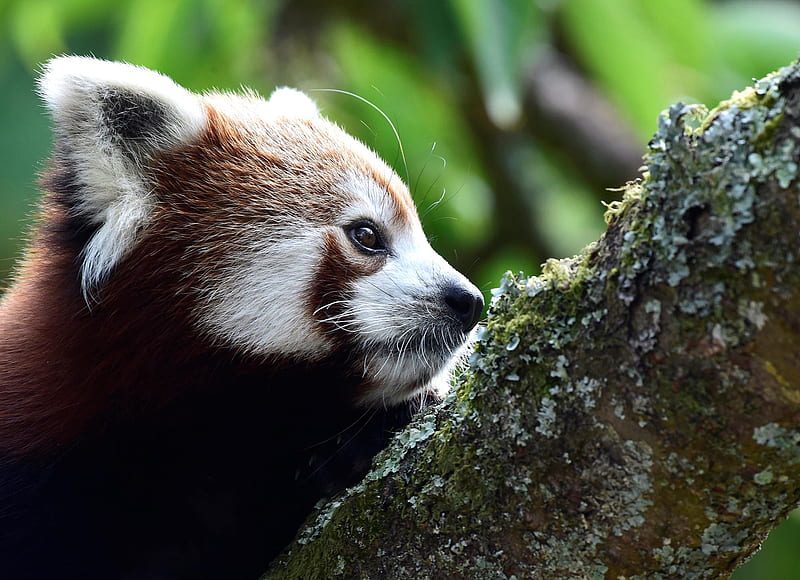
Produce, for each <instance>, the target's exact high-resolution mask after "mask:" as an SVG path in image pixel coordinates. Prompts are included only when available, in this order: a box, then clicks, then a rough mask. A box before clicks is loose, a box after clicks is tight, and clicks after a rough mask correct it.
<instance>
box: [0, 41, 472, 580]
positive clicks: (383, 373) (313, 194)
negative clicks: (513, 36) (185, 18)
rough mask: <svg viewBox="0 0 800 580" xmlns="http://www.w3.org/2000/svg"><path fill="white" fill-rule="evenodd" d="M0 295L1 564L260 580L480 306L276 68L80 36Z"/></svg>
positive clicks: (60, 80)
mask: <svg viewBox="0 0 800 580" xmlns="http://www.w3.org/2000/svg"><path fill="white" fill-rule="evenodd" d="M39 87H40V92H41V95H42V96H43V99H44V101H45V103H46V105H47V107H48V109H49V111H50V113H51V114H52V118H53V121H54V133H55V150H54V153H53V158H52V161H51V164H50V168H49V169H48V171H47V172H46V174H45V177H44V178H43V189H44V191H45V194H44V197H43V199H42V201H41V204H40V212H39V218H38V221H37V223H36V226H35V229H34V232H33V235H32V241H31V244H30V247H29V248H28V250H27V252H26V254H25V256H24V259H23V260H22V261H21V265H20V266H19V268H18V272H17V273H16V276H15V280H14V282H13V284H12V286H11V287H10V289H9V290H8V291H7V292H6V294H5V296H4V297H3V298H2V303H0V576H2V577H3V578H5V579H17V578H61V579H66V578H76V579H77V578H80V579H82V580H86V579H92V578H104V579H111V578H148V579H155V578H248V577H249V578H255V577H257V576H258V574H259V573H261V572H263V571H264V570H265V569H266V567H267V565H268V563H269V561H270V560H271V559H272V558H273V557H274V556H275V555H276V554H277V553H278V552H279V551H280V550H281V549H282V548H283V547H284V546H285V545H286V544H287V543H288V542H289V541H290V540H291V539H292V537H293V535H294V533H295V531H296V530H297V528H298V526H299V525H300V524H301V523H302V520H303V519H304V517H305V516H306V515H307V514H308V513H309V511H310V510H311V509H312V507H313V505H314V504H315V502H317V501H318V500H319V499H320V498H321V497H323V496H325V495H329V494H331V493H335V492H336V491H338V490H340V489H342V488H343V487H344V486H346V485H350V484H353V483H355V481H357V479H358V478H359V477H360V476H362V475H363V474H364V473H365V470H366V468H367V467H368V465H369V462H370V460H371V458H372V456H373V455H374V454H375V453H376V452H377V451H378V450H379V449H380V448H381V447H382V446H383V445H385V443H386V441H387V438H388V436H389V435H390V434H391V433H392V432H393V431H396V430H398V429H399V428H401V427H402V426H404V425H405V424H406V423H407V422H408V421H409V419H410V416H411V411H412V410H413V407H414V405H418V404H419V402H418V401H419V400H420V399H421V398H425V397H426V396H434V397H435V396H436V394H437V393H440V392H441V385H443V384H446V382H447V376H448V373H449V372H450V368H451V366H452V363H453V361H454V360H455V359H456V358H457V357H458V355H459V353H460V352H462V351H463V349H464V348H465V344H467V343H468V342H469V338H470V335H471V333H472V331H473V329H474V327H475V325H476V323H477V321H478V319H479V317H480V314H481V311H482V308H483V300H482V298H481V294H480V293H479V291H478V290H477V289H476V288H475V287H474V286H473V285H472V284H471V283H470V282H469V281H468V280H467V279H466V278H465V277H464V276H462V275H461V274H459V273H458V272H456V271H455V270H454V269H453V268H452V267H451V266H450V265H448V264H447V263H446V262H445V260H444V259H443V258H441V257H440V256H439V255H438V254H436V253H435V252H434V250H433V249H431V247H430V245H429V244H428V242H427V240H426V238H425V235H424V233H423V231H422V227H421V225H420V222H419V219H418V217H417V214H416V211H415V209H414V205H413V202H412V199H411V197H410V195H409V193H408V191H407V189H406V186H405V185H404V184H403V182H402V181H401V179H400V178H399V177H398V176H397V175H396V174H395V173H394V172H393V171H392V170H391V169H390V168H389V167H388V166H387V165H386V164H384V163H383V162H382V161H381V160H380V159H379V158H378V157H377V156H376V155H375V154H374V153H373V152H372V151H370V150H369V149H368V148H367V147H366V146H364V145H363V144H362V143H360V142H359V141H357V140H356V139H354V138H353V137H351V136H349V135H347V134H346V133H345V132H344V131H342V130H341V129H340V128H339V127H337V126H336V125H334V124H333V123H331V122H329V121H328V120H326V119H325V118H324V117H322V115H321V114H320V112H319V111H318V109H317V107H316V105H315V103H314V102H313V101H312V100H311V99H310V98H309V97H308V96H306V95H305V94H304V93H301V92H299V91H296V90H293V89H288V88H281V89H277V90H276V91H275V92H274V93H273V94H272V96H271V97H270V98H269V99H268V100H264V99H262V98H260V97H259V96H258V95H256V94H255V93H253V92H244V93H242V94H227V93H217V92H214V93H208V94H203V95H197V94H193V93H191V92H189V91H188V90H186V89H184V88H182V87H180V86H179V85H177V84H175V83H174V82H173V81H172V80H170V79H168V78H167V77H165V76H162V75H160V74H158V73H156V72H153V71H149V70H147V69H144V68H139V67H136V66H133V65H128V64H121V63H113V62H107V61H101V60H97V59H92V58H82V57H60V58H55V59H53V60H51V61H50V62H48V63H47V64H46V65H45V67H44V72H43V75H42V76H41V78H40V81H39Z"/></svg>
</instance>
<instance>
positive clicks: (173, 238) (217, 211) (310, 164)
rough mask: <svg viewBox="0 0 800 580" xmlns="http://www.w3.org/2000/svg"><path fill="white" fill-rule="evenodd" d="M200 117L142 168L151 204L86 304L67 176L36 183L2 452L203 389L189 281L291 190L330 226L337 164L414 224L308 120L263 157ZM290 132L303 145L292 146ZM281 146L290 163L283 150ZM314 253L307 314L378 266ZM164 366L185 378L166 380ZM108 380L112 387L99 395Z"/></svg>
mask: <svg viewBox="0 0 800 580" xmlns="http://www.w3.org/2000/svg"><path fill="white" fill-rule="evenodd" d="M207 110H208V116H209V125H208V130H207V132H206V134H205V135H203V136H202V137H201V139H199V140H198V141H197V142H196V143H195V144H193V145H189V146H188V147H184V148H182V149H180V150H177V151H174V152H169V153H166V154H163V155H161V156H159V157H157V158H156V159H155V161H154V162H153V163H152V170H153V172H154V175H156V176H157V182H156V183H155V184H154V185H155V194H156V197H157V199H158V200H159V203H158V204H157V205H156V208H155V211H154V213H153V215H152V222H151V225H150V227H148V228H147V229H146V230H144V231H143V232H141V235H140V239H139V240H138V242H137V244H136V245H135V246H134V248H133V249H132V250H131V252H130V254H129V255H128V256H127V257H126V258H125V260H124V265H123V266H122V267H119V268H117V271H115V272H114V274H113V275H112V276H111V277H110V279H109V280H108V282H107V283H106V284H105V285H104V286H103V287H102V288H101V289H100V290H99V291H98V293H97V296H96V297H95V298H96V300H95V301H94V302H91V301H90V303H89V304H87V303H86V301H85V300H84V298H83V296H82V295H81V292H80V286H79V280H78V274H77V272H78V260H79V251H80V246H79V244H78V243H77V242H76V241H75V240H69V239H65V238H64V236H65V234H64V232H66V231H69V229H70V227H71V225H70V223H69V220H70V218H69V217H68V215H67V211H68V209H67V208H66V207H65V206H64V205H63V203H62V200H63V199H64V198H65V196H66V195H67V194H68V193H69V192H68V191H67V190H68V189H69V186H70V184H69V178H68V176H67V175H65V172H66V171H67V169H66V168H64V167H56V168H54V169H53V170H52V171H51V174H50V175H49V177H48V179H47V180H46V181H45V183H46V184H47V185H48V186H49V188H50V189H55V190H56V191H51V192H50V193H49V194H48V195H47V196H46V198H45V201H44V202H43V205H42V208H43V210H42V218H41V224H42V227H40V228H39V231H38V233H37V234H36V236H35V238H34V240H33V244H32V246H31V249H30V251H29V254H28V257H27V258H26V260H25V261H24V262H23V264H22V266H21V267H20V268H19V272H18V274H17V279H18V282H17V283H16V284H15V285H14V286H13V287H12V289H11V291H10V292H9V294H8V296H6V297H5V299H4V301H3V302H2V306H1V307H0V450H2V451H5V452H7V453H8V452H10V453H14V454H26V453H31V452H34V451H36V450H39V449H43V448H50V447H52V446H58V445H65V444H67V443H68V442H69V441H70V440H72V439H73V438H74V437H76V436H77V435H78V434H80V433H81V432H82V431H83V430H86V429H89V428H91V427H93V426H95V424H96V422H97V420H98V418H99V417H101V416H102V415H104V414H106V413H109V412H113V409H114V408H116V409H125V410H126V411H127V410H130V409H144V408H147V407H148V406H153V405H160V404H163V403H164V402H165V401H168V400H170V399H171V398H172V397H174V396H175V395H176V394H177V393H176V392H175V389H189V388H191V385H192V383H193V382H195V381H193V380H192V375H197V376H198V378H197V379H196V381H197V382H199V381H201V379H200V377H199V375H200V374H202V372H203V371H204V370H205V369H204V365H203V364H202V361H203V352H204V351H205V350H206V349H207V348H208V347H209V345H208V344H206V343H204V341H203V340H202V339H198V337H197V332H196V331H195V330H194V329H193V323H194V320H192V319H190V318H189V316H190V314H188V313H192V312H195V311H196V310H197V304H198V302H197V300H198V296H197V292H196V289H197V288H198V286H199V285H200V281H201V280H203V279H205V280H207V279H209V278H211V279H213V278H214V277H215V276H216V275H217V274H218V272H217V270H218V269H219V268H220V267H222V266H224V265H225V264H227V263H229V262H230V260H231V255H230V253H231V252H235V251H236V250H238V249H240V248H241V246H242V244H243V243H245V242H247V240H248V237H247V234H248V228H252V227H264V225H265V223H270V222H272V223H273V224H275V223H277V224H280V225H283V224H285V223H286V222H287V220H291V215H292V212H293V211H296V207H295V206H296V204H297V198H296V195H297V193H296V192H297V191H298V190H299V191H302V192H304V195H305V198H304V200H303V202H304V204H305V207H303V208H302V211H303V216H304V218H305V219H309V218H310V219H312V220H318V222H319V223H330V221H331V219H332V216H334V215H336V214H337V213H338V212H341V210H342V206H343V204H345V203H346V202H347V199H346V198H344V197H343V196H342V195H341V193H338V192H337V189H336V187H337V183H336V179H337V178H340V177H341V176H340V169H339V168H341V167H348V166H350V167H352V166H353V164H354V163H355V165H356V166H357V167H360V168H361V169H362V170H363V171H365V172H366V173H367V174H368V175H371V176H372V178H373V179H375V180H376V181H377V182H378V183H379V184H381V185H382V186H384V187H385V188H386V191H388V192H389V194H390V195H391V198H392V200H393V201H394V203H395V204H396V205H397V207H398V212H397V214H398V215H399V216H404V218H405V219H411V217H410V216H412V215H413V213H412V212H413V207H412V206H411V205H410V200H409V198H408V196H407V195H404V194H402V193H401V191H400V190H398V189H397V188H399V187H403V186H402V184H401V183H400V182H399V180H395V181H394V182H392V180H391V177H388V176H386V175H382V174H381V173H379V172H377V171H376V170H375V169H374V168H373V167H372V166H370V165H368V163H367V162H366V161H361V160H360V159H358V158H355V159H354V158H353V156H352V154H351V153H349V152H348V151H345V150H342V149H340V148H332V147H331V146H330V145H329V143H331V142H335V141H330V140H326V139H319V138H315V132H316V131H318V130H319V129H318V127H316V126H315V125H314V124H313V123H311V122H309V121H306V120H302V119H299V120H291V121H286V123H291V124H292V125H293V126H292V127H287V126H284V125H281V126H278V127H275V128H267V130H269V131H272V133H273V134H272V135H271V139H270V142H271V143H272V146H271V147H272V148H271V149H270V150H264V149H263V148H262V147H260V146H259V144H258V142H256V141H255V140H254V139H253V138H252V137H251V136H250V135H248V134H247V133H246V132H244V131H242V130H241V129H240V128H239V127H238V126H237V125H236V124H235V123H234V122H232V121H231V120H229V119H227V118H226V117H225V116H224V115H223V114H221V113H219V112H217V111H215V110H214V109H213V108H211V107H208V108H207ZM298 134H299V135H300V136H301V137H300V140H301V141H302V142H304V143H306V144H307V147H308V148H307V150H306V151H296V143H297V142H298ZM290 135H291V136H290ZM290 148H295V150H294V153H293V155H291V156H290V155H286V154H285V151H286V150H287V149H290ZM344 157H347V158H346V159H345V158H344ZM325 176H330V179H325ZM276 184H286V187H287V190H286V191H285V192H282V191H280V189H279V187H276ZM59 188H60V189H62V190H64V191H58V190H59ZM265 191H270V195H269V196H266V195H264V192H265ZM219 224H225V227H224V228H220V227H219ZM212 231H213V232H214V234H213V236H211V235H210V234H209V233H208V232H212ZM164 232H169V233H168V234H167V235H164ZM65 246H66V249H65ZM309 251H317V250H315V249H312V248H309ZM322 255H324V256H326V259H327V260H331V261H333V262H332V263H333V264H334V265H336V266H337V267H330V268H322V269H321V271H322V272H331V273H336V274H335V275H333V278H331V279H323V280H320V281H319V285H318V287H317V288H315V289H314V293H313V295H312V296H313V297H314V299H313V301H312V303H311V304H309V310H310V314H311V313H313V311H314V310H316V308H318V307H319V306H321V305H323V304H324V303H325V301H326V300H330V298H331V296H334V295H336V293H337V292H341V290H342V287H343V286H344V284H345V282H346V280H343V279H341V278H340V277H339V276H341V275H342V273H348V272H349V273H350V275H351V276H352V279H354V278H356V277H359V276H363V275H366V274H369V273H371V272H373V271H375V270H376V269H378V268H380V265H381V262H380V261H377V262H376V261H374V260H372V261H370V260H361V261H359V260H358V258H357V257H356V258H349V259H348V258H347V256H345V255H343V254H342V253H341V251H340V250H339V244H337V243H336V241H334V240H332V239H330V238H329V239H328V240H327V242H326V247H325V248H324V252H323V254H322ZM331 314H332V312H326V313H324V314H323V316H322V317H325V316H330V315H331ZM326 330H327V331H328V332H334V331H335V329H333V328H327V329H326ZM132 345H135V348H132ZM98 354H100V356H98ZM165 359H168V360H165ZM165 369H180V373H187V374H181V376H180V377H178V376H165ZM173 372H178V371H173ZM109 377H113V378H114V380H113V381H109V380H108V378H109ZM112 383H113V384H114V385H115V392H105V391H104V390H103V389H104V385H108V384H112Z"/></svg>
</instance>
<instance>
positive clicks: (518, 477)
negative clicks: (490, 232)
mask: <svg viewBox="0 0 800 580" xmlns="http://www.w3.org/2000/svg"><path fill="white" fill-rule="evenodd" d="M799 120H800V66H798V65H797V64H795V65H793V66H791V67H788V68H786V69H783V70H782V71H780V72H779V73H777V74H775V75H772V76H770V77H768V78H767V79H765V80H762V81H759V82H758V83H756V85H755V87H754V88H751V89H748V90H746V91H744V92H743V93H741V94H736V95H734V98H733V99H731V100H730V101H726V102H725V103H722V104H721V105H720V107H718V108H717V109H715V110H713V111H712V112H710V113H708V114H706V113H705V111H701V110H700V109H698V108H692V107H685V106H682V105H676V106H673V107H672V108H671V109H670V110H669V112H668V113H667V114H666V115H665V116H663V117H662V119H661V120H660V123H659V128H658V132H657V133H656V135H655V137H654V138H653V140H652V141H651V143H650V153H649V157H648V160H647V164H648V170H647V172H646V173H645V175H644V178H643V180H642V181H641V182H640V183H636V184H630V185H629V186H628V188H627V191H626V193H625V196H624V200H623V201H622V202H621V203H620V204H619V205H617V206H615V207H613V208H611V209H610V210H609V212H608V216H607V217H608V221H609V227H608V231H607V232H606V234H605V235H604V236H603V237H602V239H601V240H600V241H599V242H597V243H596V244H593V245H592V246H590V247H589V248H587V249H586V250H585V251H584V252H583V253H582V254H581V255H579V256H577V257H575V258H572V259H569V260H562V261H550V262H548V263H547V264H546V265H545V268H544V273H543V275H542V276H541V277H536V278H528V279H525V278H521V277H514V276H507V277H506V278H505V279H504V281H503V283H502V286H501V288H500V289H499V290H498V292H497V295H496V297H495V301H494V304H493V306H492V309H491V313H490V317H489V320H488V323H487V327H486V329H485V331H484V332H483V336H482V337H481V341H480V343H479V345H478V347H477V352H476V354H475V355H473V357H472V360H471V368H470V371H469V372H468V373H466V374H465V375H464V376H463V377H461V379H460V381H459V382H460V384H459V387H458V388H457V390H456V392H455V393H454V394H452V395H451V396H450V397H449V398H448V399H447V400H446V401H445V402H444V404H442V405H440V406H439V407H437V408H435V409H433V410H430V411H429V412H427V414H425V415H424V416H422V417H419V418H418V419H417V420H416V421H415V423H413V424H412V426H411V427H410V428H409V429H407V430H406V431H405V432H404V433H402V434H401V435H400V436H399V437H398V438H397V439H396V441H394V442H393V444H392V445H391V446H390V448H389V449H388V450H386V451H385V452H384V453H383V454H381V455H380V456H379V457H378V459H377V460H376V463H375V466H374V469H373V471H372V472H371V473H370V474H369V475H368V476H367V478H366V479H365V480H364V482H362V483H361V484H360V485H358V486H356V487H355V488H353V489H351V490H348V492H346V493H345V494H344V495H343V496H341V497H339V498H336V499H335V500H333V501H331V502H328V503H327V504H326V505H324V506H322V507H321V509H320V510H319V511H318V512H317V513H315V514H314V515H313V516H312V517H311V518H310V519H309V520H308V522H307V524H306V526H305V527H304V528H303V529H302V530H301V531H300V533H299V535H298V538H297V540H296V541H295V543H294V544H292V545H291V546H290V548H289V550H288V551H287V553H286V554H284V556H282V557H281V558H280V559H279V560H278V561H277V562H276V563H275V564H274V565H273V568H272V569H271V571H270V572H269V573H268V574H267V576H266V577H268V578H304V579H310V578H332V577H346V578H354V577H362V578H368V577H371V578H379V577H389V578H439V577H443V576H446V577H468V578H480V577H487V578H489V577H491V578H504V577H511V576H513V575H516V576H517V577H526V578H603V577H605V578H620V577H624V578H645V577H646V578H667V577H681V578H708V577H726V576H727V575H728V574H730V573H731V572H732V571H733V569H734V568H735V567H736V566H737V565H739V564H740V563H741V562H743V561H744V560H745V559H746V558H747V557H748V556H749V555H750V554H752V553H753V552H754V551H755V550H756V549H757V547H758V545H759V543H760V542H761V540H762V539H763V538H764V537H765V535H766V534H767V532H768V531H769V530H770V529H771V528H772V527H773V526H774V525H776V524H777V523H778V522H779V521H780V520H781V519H782V518H783V517H784V516H785V515H786V514H787V512H788V511H789V510H790V509H792V508H793V507H794V506H795V505H796V504H797V503H798V500H800V445H799V443H800V428H798V423H799V421H798V419H800V355H799V354H798V349H797V344H798V341H800V290H798V288H800V265H798V260H800V244H799V243H798V242H800V234H798V232H800V196H799V195H798V187H797V174H798V167H797V159H798V151H799V150H800V149H799V147H800V123H798V121H799Z"/></svg>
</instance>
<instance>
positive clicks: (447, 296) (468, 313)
mask: <svg viewBox="0 0 800 580" xmlns="http://www.w3.org/2000/svg"><path fill="white" fill-rule="evenodd" d="M444 303H445V304H447V306H448V307H449V308H450V310H451V311H452V313H453V314H454V315H455V317H456V319H457V320H458V321H459V322H460V323H461V329H462V330H463V331H464V332H469V331H470V330H472V329H473V328H474V326H475V325H476V324H478V320H480V318H481V313H482V312H483V296H481V294H480V292H478V291H477V289H470V288H465V287H464V286H460V285H455V284H454V285H452V286H448V287H447V288H446V289H445V291H444Z"/></svg>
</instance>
